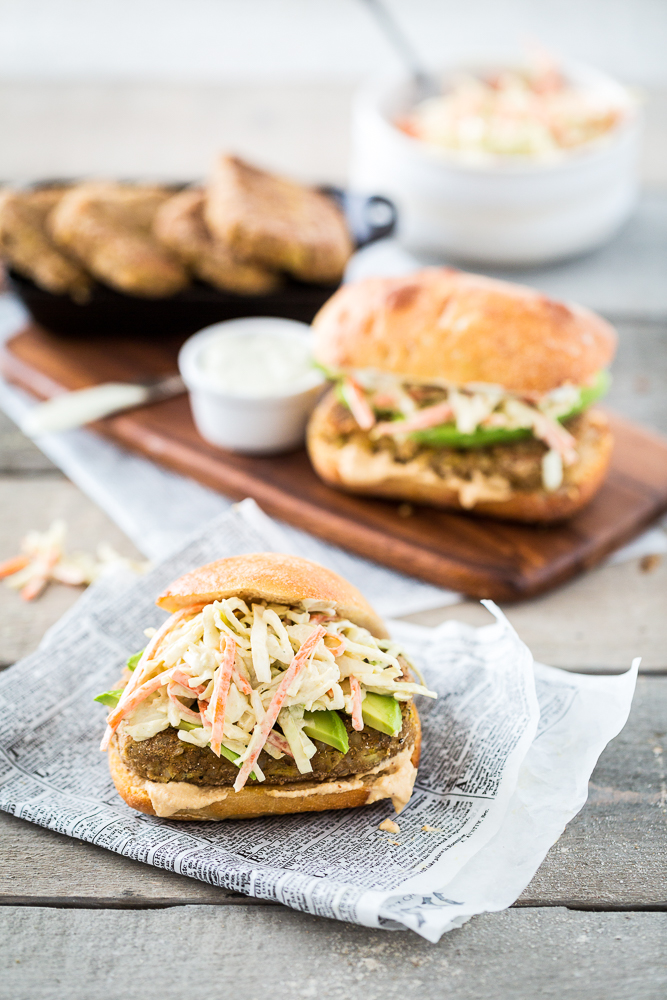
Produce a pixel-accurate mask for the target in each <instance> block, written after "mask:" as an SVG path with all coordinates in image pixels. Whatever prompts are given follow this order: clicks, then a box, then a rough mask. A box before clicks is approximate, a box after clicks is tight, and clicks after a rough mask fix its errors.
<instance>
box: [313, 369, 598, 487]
mask: <svg viewBox="0 0 667 1000" xmlns="http://www.w3.org/2000/svg"><path fill="white" fill-rule="evenodd" d="M327 374H328V375H329V377H330V378H331V379H332V380H334V381H335V382H336V386H337V390H336V391H337V395H338V399H339V401H340V402H342V403H343V404H344V405H345V406H347V408H348V409H349V410H350V412H351V414H352V416H353V417H354V419H355V421H356V423H357V425H358V427H359V428H360V430H363V431H365V432H367V433H368V434H369V436H370V438H371V439H372V440H378V439H380V438H382V437H391V438H394V439H395V440H397V441H400V440H405V439H406V438H413V439H415V440H417V441H420V442H421V443H422V444H424V445H426V446H432V447H452V448H475V447H477V448H479V447H487V446H491V445H493V444H500V443H503V442H507V441H513V440H517V439H520V438H522V437H528V436H530V435H532V436H534V437H535V438H537V439H538V440H539V441H542V442H543V443H544V444H545V445H546V447H547V449H548V450H547V453H546V454H545V456H544V459H543V462H542V483H543V486H544V488H545V489H546V490H547V491H548V492H553V491H555V490H557V489H558V488H559V487H560V486H561V484H562V482H563V469H564V467H567V466H570V465H573V464H574V463H575V462H576V461H577V458H578V455H577V450H576V440H575V438H574V437H573V435H572V434H571V433H570V432H569V431H568V430H567V428H566V427H564V426H563V421H564V420H567V419H569V418H571V417H573V416H575V415H577V414H578V413H581V412H582V411H583V410H584V409H585V408H586V407H588V406H590V404H591V403H592V402H594V401H595V400H596V399H597V398H599V397H600V396H601V395H603V393H604V392H605V391H606V390H607V388H608V385H609V375H608V373H607V372H606V371H601V372H598V373H597V374H596V375H595V376H594V378H593V379H592V380H591V381H590V382H589V383H588V384H586V385H583V386H577V385H570V384H566V385H561V386H559V387H558V388H557V389H554V390H552V391H551V392H548V393H545V394H543V395H537V394H518V393H510V392H507V391H506V390H505V389H503V388H502V387H501V386H496V385H489V384H470V385H466V386H457V385H452V384H448V383H446V382H444V381H440V380H433V382H431V383H428V384H422V383H416V382H409V381H408V382H406V381H404V380H401V379H400V378H399V377H397V376H394V375H390V374H388V373H386V372H378V371H374V370H371V369H364V370H358V371H353V372H328V373H327Z"/></svg>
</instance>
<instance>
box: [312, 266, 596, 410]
mask: <svg viewBox="0 0 667 1000" xmlns="http://www.w3.org/2000/svg"><path fill="white" fill-rule="evenodd" d="M313 328H314V331H315V355H316V357H317V359H318V360H319V361H321V362H322V363H323V364H325V365H327V366H329V367H331V368H334V369H337V368H343V369H348V368H373V369H377V370H379V371H384V372H391V373H392V374H394V375H398V376H399V377H401V378H404V379H406V380H409V379H413V380H415V381H417V382H428V381H429V380H431V381H432V380H433V379H442V380H445V381H447V382H449V383H453V384H456V385H466V384H468V383H470V382H485V383H492V384H495V385H502V386H503V387H504V388H505V389H507V390H509V391H511V392H537V393H545V392H549V391H551V390H552V389H555V388H557V387H558V386H560V385H563V384H565V383H571V384H574V385H582V384H584V383H585V382H586V381H587V380H588V379H590V378H591V377H592V376H594V375H595V374H596V372H598V371H599V370H600V369H601V368H605V367H606V366H607V365H608V364H609V362H610V361H611V359H612V358H613V356H614V351H615V349H616V334H615V332H614V330H613V329H612V327H611V326H609V324H608V323H606V322H605V321H604V320H603V319H601V318H600V317H599V316H596V315H595V314H594V313H592V312H590V311H589V310H587V309H583V308H582V307H581V306H574V305H565V304H563V303H561V302H555V301H553V300H552V299H549V298H547V297H546V296H545V295H542V294H540V293H539V292H536V291H534V290H533V289H531V288H525V287H523V286H521V285H515V284H511V283H509V282H506V281H496V280H493V279H491V278H485V277H482V276H481V275H477V274H466V273H465V272H463V271H456V270H454V269H452V268H446V267H443V268H436V267H432V268H425V269H424V270H421V271H416V272H414V273H413V274H409V275H405V276H402V277H392V278H366V279H364V280H362V281H357V282H353V283H350V284H348V285H344V286H343V287H342V288H340V289H339V290H338V291H337V292H336V293H335V294H334V295H333V296H332V298H330V299H329V301H328V302H327V303H326V304H325V305H324V306H323V307H322V309H320V311H319V313H318V314H317V316H316V317H315V319H314V321H313Z"/></svg>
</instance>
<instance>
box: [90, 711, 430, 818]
mask: <svg viewBox="0 0 667 1000" xmlns="http://www.w3.org/2000/svg"><path fill="white" fill-rule="evenodd" d="M415 714H416V713H415ZM420 749H421V731H420V728H419V720H418V719H417V734H416V737H415V739H414V741H413V742H412V744H411V745H410V746H408V747H405V748H404V749H403V750H401V752H400V753H399V754H397V755H396V756H395V757H391V758H390V759H389V760H388V761H385V762H384V763H383V764H381V765H380V766H379V767H378V768H375V769H374V771H372V772H368V773H365V774H360V775H352V776H351V777H349V778H341V779H339V780H336V781H328V782H303V783H301V782H299V783H298V784H293V785H282V786H277V785H274V786H273V787H268V788H267V787H266V786H262V785H252V786H248V785H246V787H245V788H243V789H241V791H240V792H235V791H234V789H233V788H229V787H222V786H213V785H205V786H199V785H190V784H188V783H187V782H184V781H169V782H157V781H147V780H146V779H144V778H140V777H139V776H138V775H137V774H134V772H133V771H131V770H130V769H129V768H128V767H127V766H126V764H124V763H123V761H122V760H121V756H120V753H119V751H118V746H117V743H116V738H115V737H114V739H113V741H112V743H111V746H110V747H109V771H110V772H111V777H112V778H113V782H114V785H115V786H116V789H117V791H118V793H119V795H120V796H121V798H122V799H124V800H125V802H126V803H127V805H128V806H130V807H131V808H132V809H136V810H137V811H138V812H142V813H147V814H148V815H149V816H162V817H164V818H168V819H182V820H220V819H249V818H252V817H254V816H270V815H276V814H278V815H279V814H284V813H299V812H324V810H326V809H353V808H356V807H357V806H365V805H370V804H371V803H373V802H379V801H380V800H381V799H391V800H392V802H393V804H394V808H395V810H396V812H397V813H398V812H400V811H401V809H403V808H404V806H406V805H407V803H408V801H409V799H410V795H411V794H412V787H413V785H414V782H415V777H416V775H417V765H418V764H419V754H420Z"/></svg>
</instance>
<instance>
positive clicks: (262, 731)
mask: <svg viewBox="0 0 667 1000" xmlns="http://www.w3.org/2000/svg"><path fill="white" fill-rule="evenodd" d="M325 635H326V632H325V630H324V629H323V628H322V626H321V625H318V626H317V628H315V629H313V631H312V632H311V633H310V635H309V636H308V638H307V639H306V641H305V642H304V643H303V645H302V646H301V648H300V650H299V652H298V653H297V654H296V656H294V658H293V659H292V662H291V663H290V665H289V667H288V668H287V670H286V671H285V673H284V674H283V678H282V680H281V682H280V684H279V685H278V687H277V689H276V693H275V694H274V696H273V698H272V699H271V704H270V705H269V707H268V708H267V710H266V715H265V716H264V718H263V719H262V721H261V723H260V725H259V726H258V727H256V728H255V732H254V733H253V736H252V739H251V741H250V746H252V748H253V749H252V751H251V753H250V754H249V756H248V757H247V758H246V760H245V761H244V762H243V766H242V767H241V770H240V771H239V773H238V777H237V779H236V781H235V782H234V791H235V792H240V791H241V789H242V788H243V786H244V785H245V783H246V781H247V780H248V778H249V776H250V772H251V771H252V769H253V768H254V766H255V764H256V763H257V758H258V757H259V755H260V753H261V752H262V747H263V746H264V744H265V743H266V740H267V738H268V735H269V733H270V732H271V730H272V729H273V726H274V723H275V721H276V719H277V718H278V714H279V712H280V709H281V708H282V707H283V703H284V701H285V698H286V697H287V692H288V691H289V689H290V688H291V687H292V685H293V683H294V681H295V680H296V678H297V677H298V676H299V674H300V673H302V672H303V671H304V670H305V668H306V666H307V664H308V659H309V657H310V655H311V653H312V652H313V651H314V649H315V647H316V646H317V644H318V642H319V641H320V639H322V638H324V636H325Z"/></svg>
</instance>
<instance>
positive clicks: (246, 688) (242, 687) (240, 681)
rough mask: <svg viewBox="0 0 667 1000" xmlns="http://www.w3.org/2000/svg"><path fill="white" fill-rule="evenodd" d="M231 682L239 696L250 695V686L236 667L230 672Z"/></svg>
mask: <svg viewBox="0 0 667 1000" xmlns="http://www.w3.org/2000/svg"><path fill="white" fill-rule="evenodd" d="M232 680H233V681H234V683H235V684H236V686H237V688H238V689H239V691H240V692H241V694H247V695H251V694H252V687H251V685H250V682H249V681H247V680H246V679H245V677H244V676H243V674H242V673H240V672H239V671H238V670H237V669H236V667H234V669H233V670H232Z"/></svg>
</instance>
